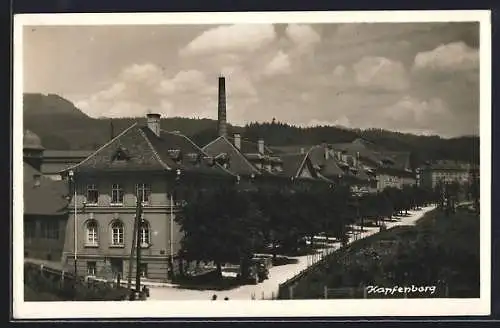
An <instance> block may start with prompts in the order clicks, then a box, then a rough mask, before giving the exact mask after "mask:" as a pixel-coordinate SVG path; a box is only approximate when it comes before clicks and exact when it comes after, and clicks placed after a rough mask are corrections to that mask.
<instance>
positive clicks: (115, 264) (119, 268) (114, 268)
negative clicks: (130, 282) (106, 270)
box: [110, 259, 123, 279]
mask: <svg viewBox="0 0 500 328" xmlns="http://www.w3.org/2000/svg"><path fill="white" fill-rule="evenodd" d="M110 263H111V272H113V279H116V278H117V276H118V274H119V275H120V277H123V260H122V259H110Z"/></svg>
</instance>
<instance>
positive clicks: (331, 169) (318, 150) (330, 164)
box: [308, 145, 344, 179]
mask: <svg viewBox="0 0 500 328" xmlns="http://www.w3.org/2000/svg"><path fill="white" fill-rule="evenodd" d="M308 154H309V157H310V158H311V162H312V164H313V165H315V166H318V167H319V168H320V171H319V172H320V174H321V175H322V176H324V177H326V178H329V179H336V178H338V176H339V175H342V174H343V173H344V172H343V170H342V169H341V168H340V167H339V165H338V164H337V161H336V160H335V158H334V157H333V154H332V153H331V152H329V153H328V155H329V156H328V159H326V158H325V148H324V147H323V146H321V145H318V146H313V147H311V148H310V149H309V150H308Z"/></svg>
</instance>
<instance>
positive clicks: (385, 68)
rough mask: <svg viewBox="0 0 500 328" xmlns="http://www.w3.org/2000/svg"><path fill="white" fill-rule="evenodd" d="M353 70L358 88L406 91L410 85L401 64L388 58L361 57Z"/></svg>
mask: <svg viewBox="0 0 500 328" xmlns="http://www.w3.org/2000/svg"><path fill="white" fill-rule="evenodd" d="M353 70H354V73H355V80H356V83H357V85H358V86H360V87H372V88H376V89H383V90H388V91H401V90H405V89H408V87H409V85H410V81H409V79H408V75H407V73H406V69H405V68H404V66H403V64H402V63H400V62H397V61H392V60H390V59H388V58H384V57H369V56H367V57H363V58H362V59H361V60H360V61H359V62H357V63H356V64H354V65H353ZM337 73H339V72H337Z"/></svg>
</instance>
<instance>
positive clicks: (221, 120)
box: [217, 76, 227, 137]
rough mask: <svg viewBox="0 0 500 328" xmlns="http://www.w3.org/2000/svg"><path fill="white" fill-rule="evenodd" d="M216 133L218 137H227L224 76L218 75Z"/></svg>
mask: <svg viewBox="0 0 500 328" xmlns="http://www.w3.org/2000/svg"><path fill="white" fill-rule="evenodd" d="M217 121H218V127H217V130H218V133H219V136H220V137H227V126H226V78H225V77H224V76H219V107H218V117H217Z"/></svg>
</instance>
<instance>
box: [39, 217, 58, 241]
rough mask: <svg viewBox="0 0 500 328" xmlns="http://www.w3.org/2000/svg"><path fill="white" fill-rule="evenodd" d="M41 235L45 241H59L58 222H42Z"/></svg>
mask: <svg viewBox="0 0 500 328" xmlns="http://www.w3.org/2000/svg"><path fill="white" fill-rule="evenodd" d="M41 235H42V238H45V239H59V221H53V220H46V221H42V222H41Z"/></svg>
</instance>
